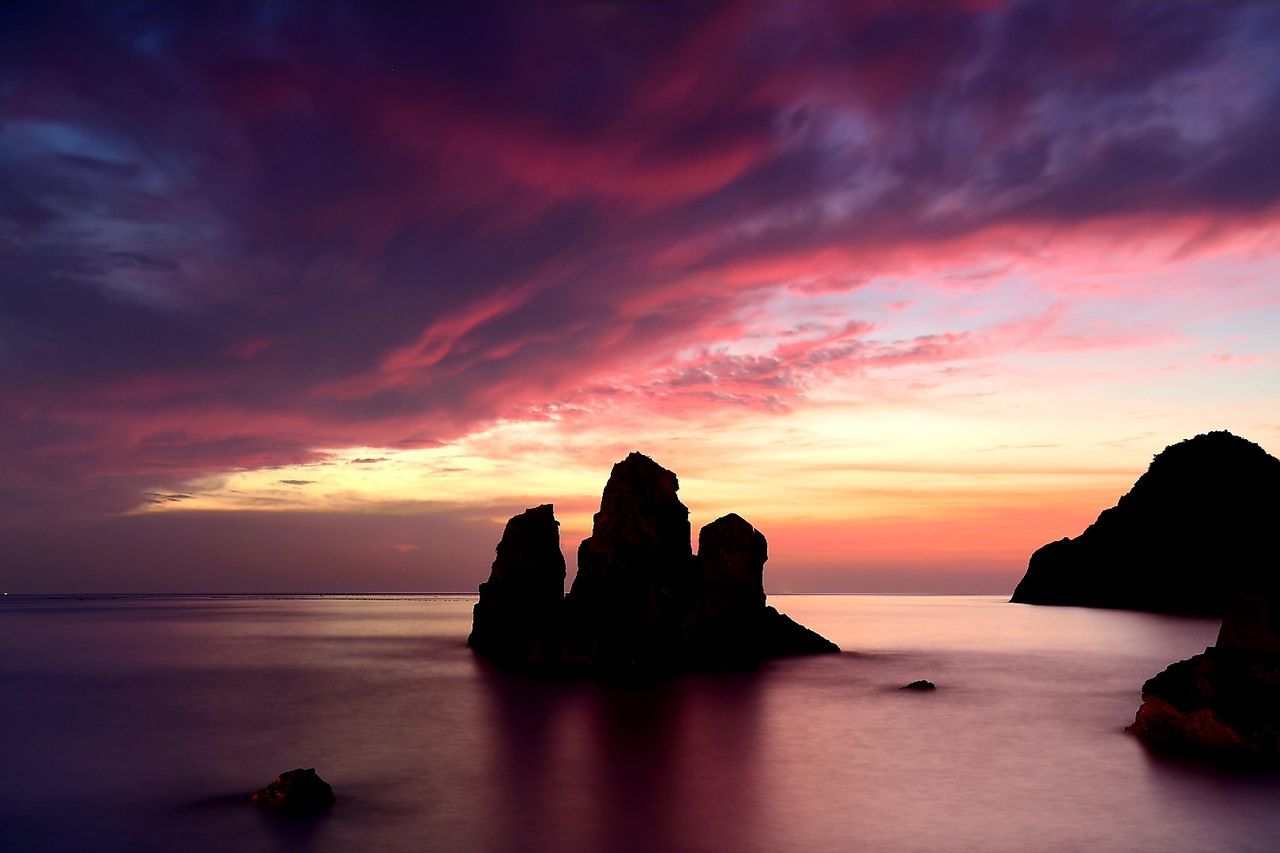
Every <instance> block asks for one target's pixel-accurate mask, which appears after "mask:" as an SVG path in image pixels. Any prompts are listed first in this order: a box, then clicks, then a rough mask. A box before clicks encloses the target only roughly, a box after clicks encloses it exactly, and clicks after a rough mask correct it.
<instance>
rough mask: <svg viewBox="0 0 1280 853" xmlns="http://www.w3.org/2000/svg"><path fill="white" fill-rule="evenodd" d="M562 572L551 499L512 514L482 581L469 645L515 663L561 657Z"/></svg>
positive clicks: (540, 663)
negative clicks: (495, 554)
mask: <svg viewBox="0 0 1280 853" xmlns="http://www.w3.org/2000/svg"><path fill="white" fill-rule="evenodd" d="M564 574H565V571H564V555H563V554H561V553H560V522H558V521H556V518H555V515H554V513H553V512H552V507H551V504H543V505H542V506H537V507H534V508H532V509H527V510H525V511H524V512H523V513H521V514H520V515H517V516H515V517H514V518H512V519H511V520H510V521H508V522H507V527H506V529H505V530H504V531H503V532H502V541H501V542H499V543H498V554H497V558H496V559H495V560H494V561H493V568H492V569H491V570H490V573H489V580H487V581H486V582H484V583H482V584H480V601H479V602H478V603H477V604H476V607H475V616H474V619H473V621H472V628H471V636H470V637H468V638H467V643H468V645H470V646H471V647H472V648H473V649H475V650H476V651H478V652H481V653H483V654H486V655H489V656H490V657H493V658H497V659H500V660H503V661H506V662H508V663H511V664H517V665H528V666H543V665H545V664H546V663H547V662H548V659H549V658H550V659H554V658H556V657H558V655H559V653H560V651H559V649H560V606H561V599H562V598H563V597H564Z"/></svg>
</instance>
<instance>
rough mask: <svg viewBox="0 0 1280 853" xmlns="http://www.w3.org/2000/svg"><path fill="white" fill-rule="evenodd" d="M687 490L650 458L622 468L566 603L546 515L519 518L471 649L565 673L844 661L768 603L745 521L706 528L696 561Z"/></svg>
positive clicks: (760, 555)
mask: <svg viewBox="0 0 1280 853" xmlns="http://www.w3.org/2000/svg"><path fill="white" fill-rule="evenodd" d="M679 488H680V484H679V481H678V480H677V478H676V475H675V474H674V473H673V472H671V471H668V470H667V469H666V468H663V467H662V466H661V465H659V464H657V463H656V462H654V461H653V460H652V459H650V458H649V457H647V456H644V455H643V454H640V453H632V454H630V455H629V456H627V458H626V459H624V460H623V461H621V462H619V463H617V464H616V465H614V466H613V471H612V472H611V474H610V476H609V482H608V483H607V484H606V485H605V489H604V494H603V496H602V498H601V501H600V511H599V512H598V513H596V515H595V520H594V524H593V527H592V532H591V536H590V537H589V538H587V539H585V540H584V541H583V542H582V544H581V546H580V547H579V548H578V573H577V576H576V577H575V578H574V582H573V587H572V589H571V590H570V592H569V595H568V596H567V597H564V598H563V600H562V599H561V597H560V596H561V594H562V591H563V588H564V587H563V582H564V560H563V558H562V557H561V556H560V551H559V543H558V537H557V536H556V534H555V531H556V527H557V524H556V522H555V520H554V517H553V516H552V515H551V508H550V506H544V507H538V508H537V509H536V510H529V511H527V512H526V513H524V515H521V516H516V517H515V518H513V519H512V520H511V521H510V522H508V525H507V530H506V532H505V533H504V534H503V540H502V543H501V544H500V545H499V546H498V560H496V561H495V562H494V566H493V572H492V574H491V575H490V579H489V581H487V582H486V583H485V584H482V585H481V587H480V591H481V596H480V602H479V603H478V604H477V605H476V609H475V623H474V627H473V630H472V634H471V639H470V644H471V646H472V648H474V649H475V650H476V651H477V652H480V653H481V654H485V655H488V656H490V657H494V658H497V659H499V660H502V661H504V662H506V663H509V664H515V665H519V666H523V667H527V668H530V669H533V670H535V671H540V672H549V673H559V674H568V675H581V674H601V673H629V672H646V671H668V670H678V669H695V668H722V667H740V666H750V665H753V664H755V663H758V662H759V661H760V660H762V659H764V658H767V657H776V656H781V655H799V654H816V653H824V652H838V651H839V648H838V647H837V646H835V644H833V643H831V642H830V641H828V640H826V639H824V638H823V637H821V636H819V635H818V634H816V633H814V632H813V631H810V630H809V629H808V628H805V627H803V626H802V625H798V624H797V623H795V622H794V621H792V620H791V619H789V618H787V617H786V616H784V615H782V614H780V613H778V611H776V610H775V609H773V608H772V607H768V606H767V605H766V604H765V594H764V580H763V577H764V575H763V573H764V563H765V561H766V560H767V559H768V546H767V544H766V542H765V538H764V536H763V535H761V534H760V533H759V531H757V530H756V529H755V528H753V527H752V526H751V525H750V524H748V523H747V522H746V521H745V520H744V519H742V518H741V517H740V516H737V515H732V514H731V515H727V516H725V517H723V518H720V519H717V520H716V521H714V522H712V523H711V524H709V525H707V526H706V527H704V528H703V529H702V531H701V533H700V534H699V540H698V541H699V548H698V550H699V554H698V555H697V556H695V555H694V554H693V551H692V549H691V547H690V542H689V539H690V526H689V510H688V508H686V507H685V505H684V504H683V503H681V502H680V499H679V498H678V497H677V496H676V493H677V491H678V490H679ZM544 511H545V512H544ZM531 531H536V533H535V532H531ZM547 531H550V535H548V534H547ZM556 566H558V574H557V572H556V571H554V570H553V569H554V567H556ZM516 579H519V582H517V580H516Z"/></svg>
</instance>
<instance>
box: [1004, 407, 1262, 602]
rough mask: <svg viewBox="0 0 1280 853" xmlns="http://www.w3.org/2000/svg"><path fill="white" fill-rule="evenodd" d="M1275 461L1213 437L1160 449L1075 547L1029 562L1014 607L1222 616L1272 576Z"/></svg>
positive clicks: (1057, 548) (1048, 551)
mask: <svg viewBox="0 0 1280 853" xmlns="http://www.w3.org/2000/svg"><path fill="white" fill-rule="evenodd" d="M1278 512H1280V460H1277V459H1276V458H1275V457H1274V456H1271V455H1270V454H1268V453H1267V452H1266V451H1265V450H1263V449H1262V448H1261V447H1259V446H1258V445H1257V444H1254V443H1253V442H1251V441H1247V440H1246V439H1243V438H1240V437H1238V436H1235V435H1232V434H1231V433H1229V432H1225V431H1219V432H1210V433H1206V434H1204V435H1198V436H1196V437H1195V438H1190V439H1187V440H1186V441H1182V442H1179V443H1178V444H1174V445H1172V446H1170V447H1167V448H1165V449H1164V450H1163V451H1162V452H1161V453H1159V454H1158V455H1157V456H1156V457H1155V459H1154V460H1153V461H1152V462H1151V466H1150V467H1149V468H1148V469H1147V472H1146V473H1145V474H1143V475H1142V476H1141V477H1139V478H1138V481H1137V482H1136V483H1134V485H1133V488H1132V489H1130V490H1129V492H1128V494H1126V495H1124V497H1122V498H1120V501H1119V503H1117V504H1116V505H1115V506H1114V507H1111V508H1110V509H1107V510H1104V511H1103V512H1102V514H1101V515H1099V516H1098V519H1097V520H1096V521H1095V522H1094V523H1093V524H1091V525H1090V526H1089V528H1088V529H1087V530H1085V531H1084V532H1083V533H1082V534H1080V535H1079V536H1077V537H1076V538H1074V539H1060V540H1058V541H1057V542H1050V543H1049V544H1048V545H1045V546H1043V547H1042V548H1040V549H1039V550H1037V551H1036V552H1035V553H1034V554H1032V555H1031V561H1030V564H1029V566H1028V567H1027V573H1026V575H1025V576H1024V577H1023V578H1022V581H1021V582H1020V583H1019V584H1018V587H1017V589H1015V590H1014V593H1013V598H1012V600H1013V601H1015V602H1021V603H1025V604H1064V605H1079V606H1085V607H1114V608H1123V609H1130V610H1150V611H1156V612H1163V613H1183V614H1194V615H1202V616H1221V615H1222V614H1223V612H1224V611H1225V609H1226V607H1227V604H1228V602H1229V601H1231V600H1233V598H1234V597H1236V596H1237V595H1239V594H1240V593H1242V592H1245V591H1248V590H1250V589H1256V588H1258V587H1259V585H1260V584H1264V583H1266V577H1269V576H1271V575H1273V573H1274V572H1275V570H1276V568H1277V566H1276V558H1277V554H1278V553H1280V549H1278V547H1277V540H1276V537H1275V533H1274V531H1275V523H1276V518H1277V514H1278Z"/></svg>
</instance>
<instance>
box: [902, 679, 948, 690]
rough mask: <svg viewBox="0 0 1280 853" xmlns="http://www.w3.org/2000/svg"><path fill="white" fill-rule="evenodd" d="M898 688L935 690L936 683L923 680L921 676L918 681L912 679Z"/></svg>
mask: <svg viewBox="0 0 1280 853" xmlns="http://www.w3.org/2000/svg"><path fill="white" fill-rule="evenodd" d="M898 689H899V690H937V689H938V685H936V684H934V683H933V682H932V681H925V680H924V679H923V678H922V679H920V680H919V681H913V682H911V683H910V684H904V685H902V686H901V687H899V688H898Z"/></svg>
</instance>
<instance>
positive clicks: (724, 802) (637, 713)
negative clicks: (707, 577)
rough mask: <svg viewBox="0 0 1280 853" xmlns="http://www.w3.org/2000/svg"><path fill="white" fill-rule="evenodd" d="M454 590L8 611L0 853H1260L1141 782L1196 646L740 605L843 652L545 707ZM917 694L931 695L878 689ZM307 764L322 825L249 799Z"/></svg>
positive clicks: (592, 694)
mask: <svg viewBox="0 0 1280 853" xmlns="http://www.w3.org/2000/svg"><path fill="white" fill-rule="evenodd" d="M474 600H475V596H474V595H473V594H462V593H432V594H407V593H338V594H308V593H268V594H219V593H204V594H168V595H166V594H120V593H115V594H112V593H100V594H95V595H16V594H15V595H9V596H6V597H4V599H3V602H2V603H0V747H2V748H3V750H4V754H5V756H6V765H7V768H6V770H7V772H6V773H5V774H4V775H3V777H2V778H0V848H2V849H12V850H121V851H123V850H130V851H136V850H155V851H165V850H177V849H182V850H194V851H201V850H223V849H237V850H251V851H252V850H264V851H267V850H315V851H331V850H332V851H339V850H355V849H383V850H421V849H438V850H553V849H565V850H570V849H571V850H637V851H639V850H657V849H663V850H746V851H753V850H760V851H764V850H769V851H776V850H779V849H783V850H791V849H794V850H830V849H859V848H861V849H872V850H878V849H892V850H937V849H947V850H1010V851H1012V850H1031V849H1034V850H1066V849H1080V848H1096V849H1109V850H1111V849H1125V850H1152V851H1156V850H1159V851H1170V850H1204V849H1233V850H1265V849H1272V848H1274V838H1275V837H1276V833H1277V832H1280V810H1278V809H1276V808H1275V803H1276V802H1277V798H1278V796H1280V776H1275V775H1268V774H1248V773H1229V772H1219V771H1213V770H1208V769H1205V768H1202V767H1198V766H1195V765H1191V764H1184V763H1180V762H1176V761H1170V760H1166V759H1162V758H1157V757H1154V756H1152V755H1150V754H1148V753H1147V752H1146V751H1145V749H1144V748H1143V747H1142V746H1141V744H1140V743H1139V742H1138V741H1137V740H1136V739H1134V738H1132V737H1129V736H1127V735H1126V734H1124V732H1123V729H1124V726H1125V725H1127V724H1128V723H1129V722H1131V721H1132V720H1133V715H1134V712H1135V711H1136V710H1137V707H1138V703H1139V701H1140V689H1141V685H1142V682H1143V681H1144V680H1145V679H1147V678H1149V677H1150V676H1152V675H1154V674H1155V673H1157V672H1159V671H1160V670H1161V669H1163V668H1164V667H1165V666H1167V665H1168V664H1170V663H1172V662H1173V661H1175V660H1178V659H1181V658H1185V657H1187V656H1189V655H1191V654H1194V653H1197V652H1199V651H1201V650H1202V649H1203V648H1204V647H1205V646H1206V645H1208V644H1210V643H1212V642H1213V640H1214V637H1215V635H1216V633H1217V628H1218V622H1217V620H1209V619H1194V618H1184V617H1172V616H1158V615H1152V614H1144V613H1134V612H1126V611H1108V610H1088V609H1083V608H1060V607H1036V606H1029V605H1015V604H1008V603H1006V601H1005V597H1004V596H923V595H885V594H827V595H771V596H770V600H771V602H772V603H773V604H775V606H778V607H779V609H780V610H782V611H783V612H786V613H788V614H789V615H791V616H793V617H794V618H796V619H797V620H798V621H799V622H801V623H802V624H805V625H808V626H809V627H811V628H813V629H814V630H817V631H819V632H820V633H822V634H824V635H825V636H827V637H829V638H830V639H832V640H834V641H835V642H836V643H838V644H839V645H840V646H841V648H842V649H844V650H845V651H846V652H849V653H847V654H843V655H840V656H820V657H814V658H800V659H790V660H779V661H773V662H770V663H768V664H766V665H764V666H762V667H761V668H760V669H759V670H756V671H753V672H746V673H714V674H695V675H679V676H673V677H670V678H660V679H659V678H652V679H644V680H637V681H610V682H545V681H538V680H535V679H532V678H529V677H525V676H520V675H514V674H511V673H506V672H502V671H500V670H496V669H494V668H492V667H491V666H489V665H487V664H485V663H484V662H483V661H480V660H477V659H476V658H474V657H473V656H472V655H471V653H470V651H469V650H468V649H467V648H466V645H465V640H466V635H467V632H468V630H469V629H470V622H471V605H472V603H473V602H474ZM918 678H927V679H929V680H931V681H934V682H935V683H937V685H938V688H939V689H938V690H937V691H936V692H933V693H925V694H921V693H915V692H912V691H900V690H898V688H899V687H900V686H902V685H904V684H906V683H908V682H909V681H913V680H916V679H918ZM299 766H301V767H315V768H316V770H317V772H319V773H320V775H321V776H323V777H324V778H325V779H326V780H327V781H329V782H330V783H331V784H332V785H333V788H334V791H335V793H336V794H337V797H338V802H337V804H336V806H335V808H334V809H333V811H332V813H331V814H329V815H327V816H324V817H321V818H319V819H317V820H314V821H296V820H295V821H291V820H281V819H278V818H277V817H276V816H274V815H270V814H263V813H261V812H260V811H258V810H256V809H255V808H253V807H252V806H250V805H249V804H248V802H247V798H248V795H249V794H250V793H251V792H252V791H254V790H256V789H257V788H258V787H261V786H262V785H264V784H265V783H266V782H268V781H270V780H271V779H272V778H274V777H275V776H276V774H277V773H279V772H281V771H283V770H288V769H292V768H294V767H299Z"/></svg>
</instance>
